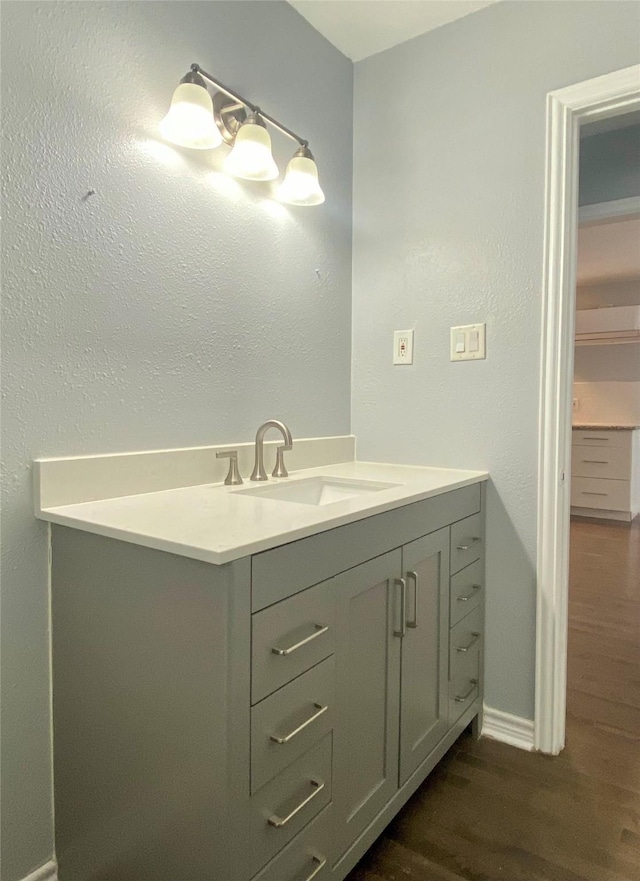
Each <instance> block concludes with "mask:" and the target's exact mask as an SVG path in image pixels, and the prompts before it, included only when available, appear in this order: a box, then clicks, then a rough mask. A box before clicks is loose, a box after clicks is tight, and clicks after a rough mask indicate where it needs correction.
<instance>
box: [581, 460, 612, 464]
mask: <svg viewBox="0 0 640 881" xmlns="http://www.w3.org/2000/svg"><path fill="white" fill-rule="evenodd" d="M582 461H583V462H586V463H587V465H608V464H609V463H608V461H607V460H606V459H583V460H582Z"/></svg>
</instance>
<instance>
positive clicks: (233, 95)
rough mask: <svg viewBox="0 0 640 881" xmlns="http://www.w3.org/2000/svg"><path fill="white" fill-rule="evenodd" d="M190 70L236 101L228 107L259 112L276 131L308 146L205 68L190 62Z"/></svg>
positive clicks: (307, 144) (298, 136)
mask: <svg viewBox="0 0 640 881" xmlns="http://www.w3.org/2000/svg"><path fill="white" fill-rule="evenodd" d="M191 70H192V71H193V72H194V73H197V74H200V76H201V77H203V78H204V79H206V80H209V82H210V83H211V84H212V85H213V86H215V87H216V89H218V90H219V91H220V92H224V94H225V95H227V96H228V97H229V98H231V99H232V101H235V102H237V104H238V107H237V108H231V107H228V109H230V110H232V109H240V107H241V106H244V107H248V108H249V110H251V112H252V113H259V114H260V116H261V117H262V118H263V119H264V120H265V121H266V122H268V123H270V124H271V125H272V126H274V128H277V129H278V131H281V132H282V134H283V135H286V136H287V137H288V138H291V140H292V141H297V143H298V144H300V146H301V147H308V146H309V142H308V141H305V140H304V138H301V137H300V135H297V134H296V133H295V132H292V131H291V129H288V128H287V127H286V126H285V125H282V123H281V122H278V120H277V119H274V117H273V116H270V115H269V114H268V113H265V112H264V110H261V109H260V107H258V105H257V104H252V103H251V101H247V99H246V98H243V97H242V95H240V94H239V93H238V92H234V90H233V89H230V88H228V87H227V86H225V85H224V83H221V82H220V80H217V79H216V78H215V77H213V76H211V74H210V73H207V72H206V70H203V69H202V68H201V67H200V65H199V64H192V65H191Z"/></svg>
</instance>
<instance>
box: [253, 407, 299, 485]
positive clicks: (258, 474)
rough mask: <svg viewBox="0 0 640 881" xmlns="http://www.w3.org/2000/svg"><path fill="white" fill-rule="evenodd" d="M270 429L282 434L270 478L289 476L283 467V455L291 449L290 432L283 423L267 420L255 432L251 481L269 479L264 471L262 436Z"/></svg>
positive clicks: (291, 439)
mask: <svg viewBox="0 0 640 881" xmlns="http://www.w3.org/2000/svg"><path fill="white" fill-rule="evenodd" d="M270 428H277V429H278V430H279V431H281V432H282V437H283V438H284V445H283V446H280V447H278V448H277V450H276V465H275V468H274V469H273V473H272V475H271V476H272V477H288V476H289V473H288V471H287V469H286V468H285V467H284V453H285V451H286V450H290V449H292V448H293V438H292V437H291V432H290V431H289V429H288V428H287V426H286V425H285V424H284V422H279V421H278V420H277V419H268V420H267V422H265V423H263V424H262V425H261V426H260V428H259V429H258V431H257V432H256V460H255V464H254V466H253V472H252V473H251V480H268V479H269V478H268V477H267V474H266V472H265V470H264V436H265V434H266V433H267V432H268V431H269V429H270Z"/></svg>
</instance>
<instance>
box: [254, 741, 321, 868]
mask: <svg viewBox="0 0 640 881" xmlns="http://www.w3.org/2000/svg"><path fill="white" fill-rule="evenodd" d="M331 753H332V736H331V734H327V736H326V737H324V738H323V739H322V740H321V741H320V743H318V744H317V745H316V746H314V747H312V748H311V749H310V750H307V752H306V753H304V755H302V756H300V758H299V759H297V760H296V761H295V762H294V763H293V764H292V765H289V767H288V768H286V769H285V770H284V771H282V772H281V773H280V774H278V776H277V777H276V778H275V779H274V780H272V781H271V782H270V783H267V785H266V786H263V788H262V789H261V790H260V792H257V793H256V794H255V795H253V796H252V797H251V801H250V807H249V817H248V829H247V835H246V838H245V840H246V842H247V847H251V854H250V864H251V873H254V872H257V871H258V870H259V869H260V868H262V866H264V865H265V864H266V863H267V862H268V861H269V860H270V859H272V858H273V857H274V856H275V855H276V854H277V853H278V852H279V851H280V850H282V848H283V847H284V846H285V845H287V844H288V843H289V842H290V841H291V840H292V839H293V838H294V837H295V836H296V835H297V834H298V832H300V830H301V829H303V828H304V827H305V826H306V825H307V823H308V822H309V821H310V820H312V819H313V817H315V816H316V814H318V813H319V812H320V811H321V810H322V808H324V807H326V805H328V804H329V802H330V801H331Z"/></svg>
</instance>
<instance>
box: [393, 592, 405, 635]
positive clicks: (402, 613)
mask: <svg viewBox="0 0 640 881" xmlns="http://www.w3.org/2000/svg"><path fill="white" fill-rule="evenodd" d="M393 583H394V584H395V586H396V587H399V588H400V630H394V631H393V635H394V636H398V637H400V639H402V637H403V636H405V634H406V632H407V582H406V581H405V580H404V578H394V579H393Z"/></svg>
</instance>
